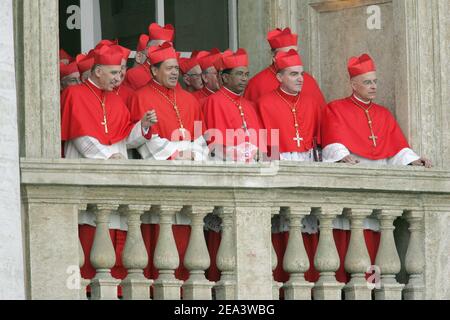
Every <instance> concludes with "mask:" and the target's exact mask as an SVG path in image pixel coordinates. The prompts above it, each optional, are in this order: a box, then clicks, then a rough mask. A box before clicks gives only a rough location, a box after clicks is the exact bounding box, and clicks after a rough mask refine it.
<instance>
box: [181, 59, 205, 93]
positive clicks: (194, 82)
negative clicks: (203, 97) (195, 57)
mask: <svg viewBox="0 0 450 320" xmlns="http://www.w3.org/2000/svg"><path fill="white" fill-rule="evenodd" d="M183 78H184V82H185V83H186V85H188V86H190V87H192V88H194V89H195V90H200V89H202V88H203V82H202V68H200V66H199V65H196V66H195V67H193V68H192V69H191V70H189V71H188V73H186V74H185V75H184V77H183Z"/></svg>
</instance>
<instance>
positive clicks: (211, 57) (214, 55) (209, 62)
mask: <svg viewBox="0 0 450 320" xmlns="http://www.w3.org/2000/svg"><path fill="white" fill-rule="evenodd" d="M203 52H207V54H203ZM199 55H201V56H200V57H198V58H197V59H198V62H199V64H200V67H201V68H202V70H203V71H205V70H206V69H208V68H211V67H216V62H217V60H220V58H221V57H222V54H221V53H220V50H219V49H217V48H214V49H211V51H209V52H208V51H201V52H200V53H199ZM216 69H217V68H216Z"/></svg>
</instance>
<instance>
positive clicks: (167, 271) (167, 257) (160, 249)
mask: <svg viewBox="0 0 450 320" xmlns="http://www.w3.org/2000/svg"><path fill="white" fill-rule="evenodd" d="M181 209H182V207H181V206H158V207H153V206H152V211H153V210H156V211H157V212H158V214H159V237H158V243H157V244H156V248H155V254H154V257H153V263H154V265H155V267H156V268H157V269H158V271H159V277H158V279H157V280H156V281H155V282H154V284H153V287H154V298H155V300H180V294H181V292H180V288H181V285H182V284H183V281H180V280H177V279H176V278H175V269H177V268H178V266H179V265H180V257H179V255H178V249H177V245H176V243H175V238H174V235H173V230H172V221H173V217H174V216H175V214H176V213H178V212H180V211H181Z"/></svg>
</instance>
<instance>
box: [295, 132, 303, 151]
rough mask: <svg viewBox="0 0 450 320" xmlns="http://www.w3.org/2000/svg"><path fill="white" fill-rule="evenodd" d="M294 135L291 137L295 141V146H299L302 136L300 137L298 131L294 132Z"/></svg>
mask: <svg viewBox="0 0 450 320" xmlns="http://www.w3.org/2000/svg"><path fill="white" fill-rule="evenodd" d="M295 135H296V137H295V138H293V140H294V141H297V147H299V148H300V144H301V141H303V138H302V137H300V135H299V133H298V132H297V133H296V134H295Z"/></svg>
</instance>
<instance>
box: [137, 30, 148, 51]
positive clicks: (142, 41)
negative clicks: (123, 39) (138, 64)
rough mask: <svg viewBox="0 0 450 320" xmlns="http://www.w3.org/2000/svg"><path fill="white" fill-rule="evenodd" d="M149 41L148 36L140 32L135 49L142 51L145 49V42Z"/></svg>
mask: <svg viewBox="0 0 450 320" xmlns="http://www.w3.org/2000/svg"><path fill="white" fill-rule="evenodd" d="M149 41H150V37H149V36H148V35H146V34H141V35H140V36H139V41H138V45H137V49H136V51H137V52H139V51H144V50H145V49H147V44H148V42H149Z"/></svg>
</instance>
